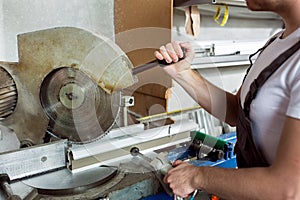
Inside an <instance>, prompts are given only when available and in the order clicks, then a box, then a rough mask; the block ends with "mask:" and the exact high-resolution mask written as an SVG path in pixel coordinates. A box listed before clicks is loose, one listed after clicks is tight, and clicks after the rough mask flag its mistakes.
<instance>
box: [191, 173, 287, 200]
mask: <svg viewBox="0 0 300 200" xmlns="http://www.w3.org/2000/svg"><path fill="white" fill-rule="evenodd" d="M195 180H201V183H196V184H199V186H198V188H199V189H200V188H201V189H202V190H204V191H206V192H208V193H212V191H218V193H217V194H216V193H214V195H217V196H219V197H221V198H223V199H226V200H232V199H233V200H236V199H243V200H248V199H249V200H260V199H261V200H265V199H278V200H281V199H289V198H287V197H288V196H289V191H288V189H287V186H288V185H290V184H289V183H283V181H282V179H280V177H279V176H274V173H272V172H271V171H270V170H268V168H248V169H224V168H215V167H201V168H199V174H198V177H195ZM291 187H292V186H291ZM290 197H291V196H290ZM291 199H293V198H291Z"/></svg>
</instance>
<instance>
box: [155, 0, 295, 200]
mask: <svg viewBox="0 0 300 200" xmlns="http://www.w3.org/2000/svg"><path fill="white" fill-rule="evenodd" d="M246 2H247V7H248V8H249V9H250V10H252V11H272V12H275V13H277V14H278V15H280V16H281V17H282V19H283V21H284V24H285V28H284V29H283V30H281V31H280V32H279V33H277V34H275V35H274V36H273V37H271V38H270V40H269V41H268V42H267V43H266V45H265V46H264V47H263V48H261V49H260V50H259V51H258V52H257V54H258V57H257V59H256V61H255V62H254V63H253V64H252V65H251V67H250V68H249V70H248V71H247V75H246V76H245V78H244V81H243V84H242V86H241V87H240V89H239V91H238V92H237V94H231V93H229V92H226V91H224V90H222V89H220V88H218V87H216V86H214V85H213V84H212V83H210V82H209V81H207V80H206V79H205V78H203V77H202V76H201V75H200V74H199V73H197V72H195V71H193V70H192V69H191V63H192V60H193V57H194V52H193V49H192V48H191V45H190V44H188V43H184V42H171V43H169V44H166V45H164V46H162V47H160V49H159V50H158V51H156V52H155V53H154V54H155V56H156V58H157V59H159V60H163V59H164V60H166V62H168V63H172V62H173V63H174V64H170V65H168V66H166V67H164V69H165V71H166V72H167V73H168V74H169V75H170V76H171V77H172V78H173V79H174V80H176V81H177V82H178V83H179V84H180V85H181V86H182V87H183V88H184V89H185V90H186V91H187V93H189V95H190V96H191V97H193V99H195V100H196V101H197V102H198V103H199V104H200V105H201V106H202V107H203V108H204V109H206V110H207V111H208V112H210V113H211V114H212V115H214V116H216V117H217V118H219V119H221V120H223V121H225V122H227V123H228V124H230V125H232V126H236V127H237V144H236V146H235V152H236V154H237V164H238V168H234V169H225V168H217V167H208V166H206V167H198V166H192V165H190V164H188V163H186V162H183V161H176V162H175V163H174V166H175V167H174V168H172V169H170V170H169V172H168V173H167V175H166V176H165V178H164V181H165V182H166V183H168V184H169V186H170V188H171V189H172V190H173V192H174V194H176V195H178V196H181V197H188V196H189V195H190V194H192V193H193V191H195V190H203V191H206V192H208V193H210V194H214V195H217V196H219V197H221V198H222V199H238V200H247V199H251V200H254V199H264V200H266V199H276V200H277V199H283V200H287V199H289V200H294V199H295V200H296V199H297V200H299V199H300V145H299V144H300V51H299V46H300V45H299V43H300V42H299V41H300V28H299V27H300V0H247V1H246ZM182 49H184V51H185V58H184V59H183V60H180V61H179V58H182V57H183V50H182Z"/></svg>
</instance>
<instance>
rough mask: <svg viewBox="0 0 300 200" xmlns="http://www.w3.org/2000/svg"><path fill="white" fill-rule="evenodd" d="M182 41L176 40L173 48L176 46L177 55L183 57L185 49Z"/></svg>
mask: <svg viewBox="0 0 300 200" xmlns="http://www.w3.org/2000/svg"><path fill="white" fill-rule="evenodd" d="M180 44H181V42H179V41H174V42H172V45H173V48H174V51H175V53H176V54H177V56H178V57H179V58H183V49H182V48H181V45H180Z"/></svg>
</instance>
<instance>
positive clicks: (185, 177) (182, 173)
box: [164, 160, 200, 198]
mask: <svg viewBox="0 0 300 200" xmlns="http://www.w3.org/2000/svg"><path fill="white" fill-rule="evenodd" d="M173 166H174V168H172V169H170V170H169V171H168V173H167V174H166V176H165V177H164V182H165V183H167V184H169V186H170V188H171V189H172V190H173V193H174V194H176V195H178V196H180V197H183V198H186V197H188V196H189V195H190V194H192V193H193V192H194V191H195V190H197V189H199V188H197V187H196V186H197V182H198V181H200V180H197V178H198V175H199V167H197V166H193V165H190V164H188V163H186V162H183V161H180V160H178V161H176V162H175V163H174V164H173Z"/></svg>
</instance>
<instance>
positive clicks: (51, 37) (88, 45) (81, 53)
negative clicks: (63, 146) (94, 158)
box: [1, 27, 136, 144]
mask: <svg viewBox="0 0 300 200" xmlns="http://www.w3.org/2000/svg"><path fill="white" fill-rule="evenodd" d="M18 52H19V62H18V63H9V64H8V65H2V67H3V68H5V69H6V70H7V73H8V74H10V75H11V78H12V79H13V80H14V83H13V85H14V88H16V89H14V88H13V90H14V91H12V92H14V93H16V91H17V94H16V95H14V97H16V98H17V99H14V100H13V102H14V103H15V104H16V105H14V106H13V107H12V108H11V111H10V113H9V114H6V113H4V112H3V114H2V115H1V116H4V117H5V118H4V119H2V121H1V123H3V125H6V126H8V127H10V128H12V129H14V130H15V132H16V133H17V135H18V138H20V140H21V141H22V140H26V141H31V142H32V143H33V144H39V143H43V142H45V132H47V133H50V135H52V136H55V137H56V138H62V139H68V140H69V141H70V142H74V143H87V142H91V141H94V140H97V139H99V138H101V137H102V136H103V135H105V134H106V133H108V132H109V130H110V129H111V128H112V126H113V125H114V123H115V121H116V119H117V118H118V113H119V110H120V100H121V90H122V89H123V88H126V87H128V86H130V85H133V84H134V83H135V81H136V80H135V77H134V76H133V75H132V68H133V66H132V64H131V62H130V60H129V59H128V58H127V56H126V54H125V53H124V52H123V51H122V50H121V49H120V48H119V47H118V46H117V45H116V44H115V43H114V42H113V41H112V40H110V39H108V38H105V37H103V36H101V35H97V34H94V33H91V32H89V31H86V30H83V29H79V28H73V27H59V28H52V29H46V30H40V31H35V32H30V33H25V34H21V35H18ZM2 74H3V73H2ZM4 75H5V76H7V75H6V74H5V73H4ZM4 75H3V76H4ZM8 77H10V76H8ZM15 90H16V91H15Z"/></svg>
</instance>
